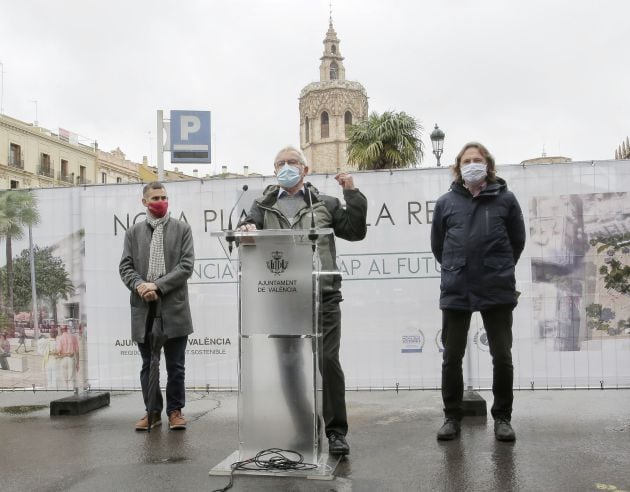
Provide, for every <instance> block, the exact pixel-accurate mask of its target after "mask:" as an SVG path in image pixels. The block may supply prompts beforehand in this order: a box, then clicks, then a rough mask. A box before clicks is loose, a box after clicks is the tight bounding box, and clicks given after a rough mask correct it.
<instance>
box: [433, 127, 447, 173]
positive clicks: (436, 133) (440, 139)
mask: <svg viewBox="0 0 630 492" xmlns="http://www.w3.org/2000/svg"><path fill="white" fill-rule="evenodd" d="M444 136H445V135H444V132H443V131H442V130H440V129H439V128H438V126H437V123H436V124H435V128H434V129H433V131H432V132H431V145H432V146H433V154H435V157H436V158H437V165H438V167H440V156H441V155H442V152H443V151H444Z"/></svg>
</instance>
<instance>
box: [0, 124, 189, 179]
mask: <svg viewBox="0 0 630 492" xmlns="http://www.w3.org/2000/svg"><path fill="white" fill-rule="evenodd" d="M80 140H84V141H86V140H87V139H85V138H80V137H79V136H78V135H77V134H75V133H72V132H69V131H67V130H64V129H62V128H59V130H58V132H56V133H55V132H53V131H51V130H47V129H46V128H42V127H39V126H35V125H33V124H31V123H25V122H23V121H20V120H17V119H15V118H11V117H10V116H6V115H0V190H1V189H17V188H50V187H55V186H81V185H91V184H118V183H138V182H145V183H148V182H150V181H155V180H156V179H157V168H154V167H150V166H149V165H148V162H147V161H146V158H145V160H144V162H143V163H142V164H138V163H136V162H133V161H130V160H129V159H127V158H126V156H125V153H124V152H123V151H122V150H120V147H117V148H116V149H114V150H112V151H111V152H104V151H102V150H100V149H99V148H98V145H97V143H96V141H93V142H89V143H87V144H85V143H81V142H80ZM164 177H165V179H164V180H165V181H177V180H185V179H192V178H194V177H196V176H189V175H187V174H184V173H182V172H179V171H177V170H176V171H164Z"/></svg>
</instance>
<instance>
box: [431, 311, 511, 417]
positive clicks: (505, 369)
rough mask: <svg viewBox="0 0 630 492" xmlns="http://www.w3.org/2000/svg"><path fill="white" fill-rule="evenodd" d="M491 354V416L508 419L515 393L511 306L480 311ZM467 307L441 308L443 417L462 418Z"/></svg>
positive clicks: (468, 315) (468, 321) (467, 319)
mask: <svg viewBox="0 0 630 492" xmlns="http://www.w3.org/2000/svg"><path fill="white" fill-rule="evenodd" d="M480 314H481V318H482V319H483V325H484V328H485V330H486V334H487V336H488V343H489V345H490V355H491V356H492V394H493V395H494V402H493V404H492V410H491V413H492V416H493V417H494V418H495V419H496V418H506V419H508V420H509V419H510V418H511V417H512V402H513V400H514V394H513V392H512V383H513V379H514V367H513V366H512V307H511V306H501V307H497V308H493V309H489V310H487V311H481V312H480ZM471 316H472V312H470V311H454V310H449V309H443V310H442V344H443V345H444V353H443V354H442V400H443V401H444V415H445V416H446V418H455V419H458V420H461V418H462V408H461V407H462V398H463V395H464V377H463V373H462V359H463V357H464V353H465V351H466V340H467V338H468V328H469V327H470V318H471Z"/></svg>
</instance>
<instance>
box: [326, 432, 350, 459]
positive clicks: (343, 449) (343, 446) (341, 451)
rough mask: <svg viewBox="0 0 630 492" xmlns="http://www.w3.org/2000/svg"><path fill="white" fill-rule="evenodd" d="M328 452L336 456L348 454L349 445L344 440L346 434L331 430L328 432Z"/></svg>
mask: <svg viewBox="0 0 630 492" xmlns="http://www.w3.org/2000/svg"><path fill="white" fill-rule="evenodd" d="M328 452H329V453H330V454H333V455H336V456H345V455H347V454H350V445H349V444H348V441H346V436H343V435H341V434H337V433H336V432H331V433H330V434H328Z"/></svg>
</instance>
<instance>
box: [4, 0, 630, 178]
mask: <svg viewBox="0 0 630 492" xmlns="http://www.w3.org/2000/svg"><path fill="white" fill-rule="evenodd" d="M328 17H329V4H328V0H264V1H263V0H223V1H215V0H186V1H182V0H177V1H170V0H169V1H163V0H160V1H157V0H107V1H100V2H96V1H91V0H58V1H56V2H51V1H50V0H37V1H36V0H28V1H25V0H4V1H3V2H2V9H1V14H0V62H1V63H2V64H3V68H4V72H5V73H4V84H3V93H2V106H3V108H4V113H5V114H7V115H9V116H12V117H15V118H18V119H20V120H23V121H27V122H32V121H34V120H35V104H34V103H33V102H32V101H33V100H37V119H38V121H39V124H40V126H44V127H46V128H49V129H52V130H56V129H57V128H58V127H62V128H65V129H68V130H70V131H73V132H75V133H78V134H80V135H82V136H84V137H86V138H88V139H90V140H97V141H98V143H99V147H100V148H101V149H103V150H108V151H109V150H112V149H114V148H116V147H118V146H119V147H120V148H121V149H122V150H123V151H124V152H125V153H126V154H127V157H128V158H130V159H132V160H134V161H137V162H138V161H141V159H142V156H143V155H147V156H149V159H150V161H151V163H155V158H156V148H155V145H156V144H155V132H156V123H155V121H156V110H157V109H164V110H165V111H168V110H173V109H194V110H210V111H212V124H213V140H214V141H213V145H214V152H213V164H212V165H209V166H199V165H181V164H180V165H179V167H180V169H181V168H184V167H186V166H190V167H187V168H186V170H187V171H190V172H191V171H192V168H198V169H199V171H200V173H201V174H205V173H212V172H214V171H216V170H220V168H221V166H222V165H227V166H228V168H229V169H230V170H231V171H235V172H239V171H241V170H242V166H243V165H244V164H247V165H249V167H250V170H253V171H256V172H261V173H264V174H270V173H271V171H272V163H273V158H274V156H275V152H276V150H278V149H279V148H280V147H282V146H284V145H287V144H294V145H299V112H298V97H299V94H300V90H301V89H302V88H303V87H304V86H305V85H307V84H308V83H310V82H313V81H316V80H319V63H320V60H319V57H320V56H321V55H322V52H323V43H322V41H323V39H324V36H325V33H326V30H327V29H328ZM629 19H630V1H629V0H599V1H595V0H527V1H516V0H433V1H419V0H404V1H403V0H390V1H385V0H380V1H377V0H334V2H333V23H334V27H335V30H336V31H337V34H338V36H339V38H340V40H341V44H340V50H341V54H342V55H343V56H344V57H345V61H344V64H345V68H346V78H347V79H348V80H355V81H358V82H360V83H361V84H363V86H364V87H365V88H366V90H367V93H368V96H369V109H370V111H377V112H379V113H380V112H382V111H385V110H396V111H405V112H407V113H408V114H410V115H412V116H414V117H415V118H417V119H418V120H419V121H420V122H421V124H422V125H423V126H424V129H425V131H424V135H423V141H424V143H425V146H426V149H425V151H426V152H425V159H424V162H423V165H425V166H426V165H430V166H433V165H435V158H434V156H433V155H432V154H431V142H430V139H429V134H430V133H431V130H432V128H433V125H434V124H435V123H438V124H439V126H440V128H442V129H443V131H444V132H445V133H446V140H445V151H444V155H443V157H442V162H443V164H450V163H452V162H453V159H454V156H455V155H456V153H457V151H458V150H459V149H460V148H461V146H462V145H463V144H464V143H465V142H467V141H470V140H478V141H481V142H482V143H484V144H486V145H487V146H488V147H489V149H490V151H491V152H492V153H493V154H494V155H495V157H496V159H497V161H498V162H499V163H518V162H521V161H522V160H524V159H529V158H533V157H538V156H540V155H541V153H542V152H543V149H544V151H545V152H546V153H547V155H563V156H567V157H570V158H572V159H573V160H593V159H612V158H614V152H615V149H616V148H617V146H618V145H619V144H620V143H621V142H622V140H624V139H625V138H626V136H627V135H629V134H630V62H629V59H630V58H629V54H630V28H629V27H628V20H629ZM168 159H169V154H166V155H165V161H166V162H167V168H172V165H170V164H168Z"/></svg>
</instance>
